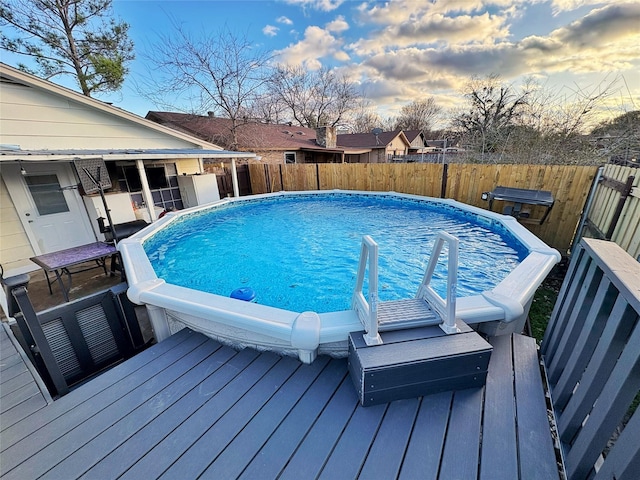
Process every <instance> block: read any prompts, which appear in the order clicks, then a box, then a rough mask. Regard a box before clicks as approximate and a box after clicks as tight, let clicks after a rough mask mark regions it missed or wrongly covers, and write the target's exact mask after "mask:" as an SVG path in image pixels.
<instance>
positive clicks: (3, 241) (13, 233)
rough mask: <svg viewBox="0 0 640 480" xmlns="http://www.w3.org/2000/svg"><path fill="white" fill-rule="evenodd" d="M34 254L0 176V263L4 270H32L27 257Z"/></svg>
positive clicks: (31, 264)
mask: <svg viewBox="0 0 640 480" xmlns="http://www.w3.org/2000/svg"><path fill="white" fill-rule="evenodd" d="M34 255H35V254H34V252H33V248H31V244H30V243H29V238H28V237H27V234H26V232H25V231H24V227H23V226H22V223H21V222H20V218H19V217H18V212H17V211H16V208H15V206H14V204H13V201H12V200H11V197H10V196H9V191H8V190H7V186H6V185H5V184H4V179H3V178H0V264H2V266H3V268H4V271H5V272H9V271H16V272H21V271H27V270H33V263H31V261H30V260H29V258H30V257H33V256H34Z"/></svg>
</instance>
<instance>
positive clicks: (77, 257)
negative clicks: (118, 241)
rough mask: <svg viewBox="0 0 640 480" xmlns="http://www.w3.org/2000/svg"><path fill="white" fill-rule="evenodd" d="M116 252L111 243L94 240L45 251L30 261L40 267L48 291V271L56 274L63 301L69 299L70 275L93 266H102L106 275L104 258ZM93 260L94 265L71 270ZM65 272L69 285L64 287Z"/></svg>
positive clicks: (49, 282) (50, 281) (50, 282)
mask: <svg viewBox="0 0 640 480" xmlns="http://www.w3.org/2000/svg"><path fill="white" fill-rule="evenodd" d="M117 253H118V250H117V249H116V247H114V246H113V245H110V244H108V243H104V242H95V243H90V244H88V245H80V246H79V247H73V248H67V249H66V250H59V251H57V252H51V253H45V254H44V255H38V256H35V257H31V261H32V262H34V263H35V264H37V265H38V266H40V267H42V269H43V270H44V274H45V276H46V277H47V283H48V284H49V293H50V294H53V292H52V291H51V284H52V283H53V280H49V272H53V273H55V275H56V278H55V280H57V282H58V284H59V285H60V290H62V295H63V296H64V299H65V301H67V302H68V301H69V290H71V275H73V274H74V273H80V272H86V271H87V270H91V269H94V268H100V267H102V268H103V269H104V274H105V275H107V267H106V259H107V257H110V256H113V255H115V254H117ZM91 261H95V262H96V265H95V266H91V267H89V268H83V269H81V270H75V271H73V272H72V271H71V270H69V268H70V267H73V266H75V265H80V264H81V263H86V262H91ZM63 274H66V275H67V278H68V279H69V286H68V287H65V285H64V282H63V281H62V275H63Z"/></svg>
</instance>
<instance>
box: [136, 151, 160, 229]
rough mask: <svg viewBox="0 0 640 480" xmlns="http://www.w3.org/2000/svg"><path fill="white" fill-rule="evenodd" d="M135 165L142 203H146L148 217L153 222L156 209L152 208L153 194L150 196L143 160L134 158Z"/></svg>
mask: <svg viewBox="0 0 640 480" xmlns="http://www.w3.org/2000/svg"><path fill="white" fill-rule="evenodd" d="M136 167H138V173H139V174H140V183H141V185H142V196H143V197H144V203H145V204H146V205H147V211H148V212H149V218H150V219H151V221H152V222H153V221H154V220H155V219H156V211H155V209H154V208H153V196H151V189H150V188H149V181H148V180H147V173H146V172H145V170H144V160H140V159H138V160H136Z"/></svg>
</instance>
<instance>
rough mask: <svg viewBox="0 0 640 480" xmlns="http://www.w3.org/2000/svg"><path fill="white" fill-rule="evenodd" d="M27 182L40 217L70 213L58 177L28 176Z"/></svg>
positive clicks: (50, 175)
mask: <svg viewBox="0 0 640 480" xmlns="http://www.w3.org/2000/svg"><path fill="white" fill-rule="evenodd" d="M25 181H26V182H27V188H28V189H29V193H31V197H32V198H33V202H34V203H35V204H36V208H37V209H38V214H39V215H52V214H54V213H62V212H68V211H69V205H67V201H66V200H65V198H64V192H63V191H62V189H61V188H60V182H59V181H58V176H57V175H54V174H49V175H27V176H26V177H25Z"/></svg>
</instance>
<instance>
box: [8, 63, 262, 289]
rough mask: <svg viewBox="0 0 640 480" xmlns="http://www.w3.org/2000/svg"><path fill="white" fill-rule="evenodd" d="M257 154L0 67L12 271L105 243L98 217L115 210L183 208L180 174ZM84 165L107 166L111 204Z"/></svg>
mask: <svg viewBox="0 0 640 480" xmlns="http://www.w3.org/2000/svg"><path fill="white" fill-rule="evenodd" d="M252 156H254V155H253V154H250V153H241V152H230V151H225V150H223V149H222V148H221V147H219V146H217V145H215V144H213V143H211V142H206V141H203V140H202V139H199V138H196V137H194V136H192V135H188V134H186V133H183V132H178V131H176V130H174V129H171V128H167V127H164V126H162V125H159V124H157V123H155V122H151V121H149V120H146V119H144V118H141V117H139V116H137V115H134V114H132V113H129V112H127V111H125V110H122V109H120V108H117V107H114V106H112V105H109V104H107V103H104V102H101V101H99V100H96V99H93V98H89V97H86V96H84V95H81V94H79V93H77V92H74V91H72V90H69V89H67V88H64V87H61V86H59V85H56V84H54V83H51V82H48V81H45V80H42V79H40V78H37V77H35V76H33V75H29V74H27V73H24V72H21V71H19V70H17V69H15V68H12V67H10V66H8V65H5V64H0V205H1V208H0V263H1V264H2V266H3V269H4V275H5V276H11V275H17V274H20V273H26V272H29V271H32V270H35V269H37V268H38V267H37V266H36V265H35V264H34V263H32V262H31V261H30V260H29V259H30V258H31V257H34V256H36V255H41V254H45V253H50V252H54V251H59V250H62V249H66V248H70V247H75V246H79V245H85V244H88V243H92V242H95V241H96V240H101V239H102V238H103V237H102V235H101V233H100V231H99V229H98V225H97V221H96V218H97V217H100V216H105V209H106V208H108V209H109V210H110V211H111V215H112V217H113V221H114V223H124V222H127V221H135V220H136V219H137V218H139V219H144V220H147V221H151V220H154V219H155V218H156V217H157V215H158V213H160V212H162V211H163V210H164V209H167V208H169V207H173V208H182V207H183V206H184V202H183V199H182V195H181V191H180V185H179V180H181V177H185V178H187V177H190V176H191V175H192V174H200V173H202V172H203V161H204V159H227V158H236V157H238V158H239V157H243V158H244V157H252ZM218 161H219V160H218ZM80 162H98V163H100V162H105V163H104V165H105V168H106V170H107V172H104V171H103V172H102V173H101V174H100V181H101V182H102V184H103V187H104V189H105V193H106V195H105V199H106V202H105V203H106V204H107V207H105V206H104V203H103V202H102V201H101V198H100V196H99V195H95V194H93V195H89V194H86V193H85V190H87V188H86V184H85V183H83V182H82V178H81V174H82V173H83V171H82V170H83V167H82V166H80V165H81V164H80ZM100 164H101V163H100ZM211 177H212V178H214V179H215V177H213V176H211ZM216 188H217V187H216ZM216 191H217V190H216Z"/></svg>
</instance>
